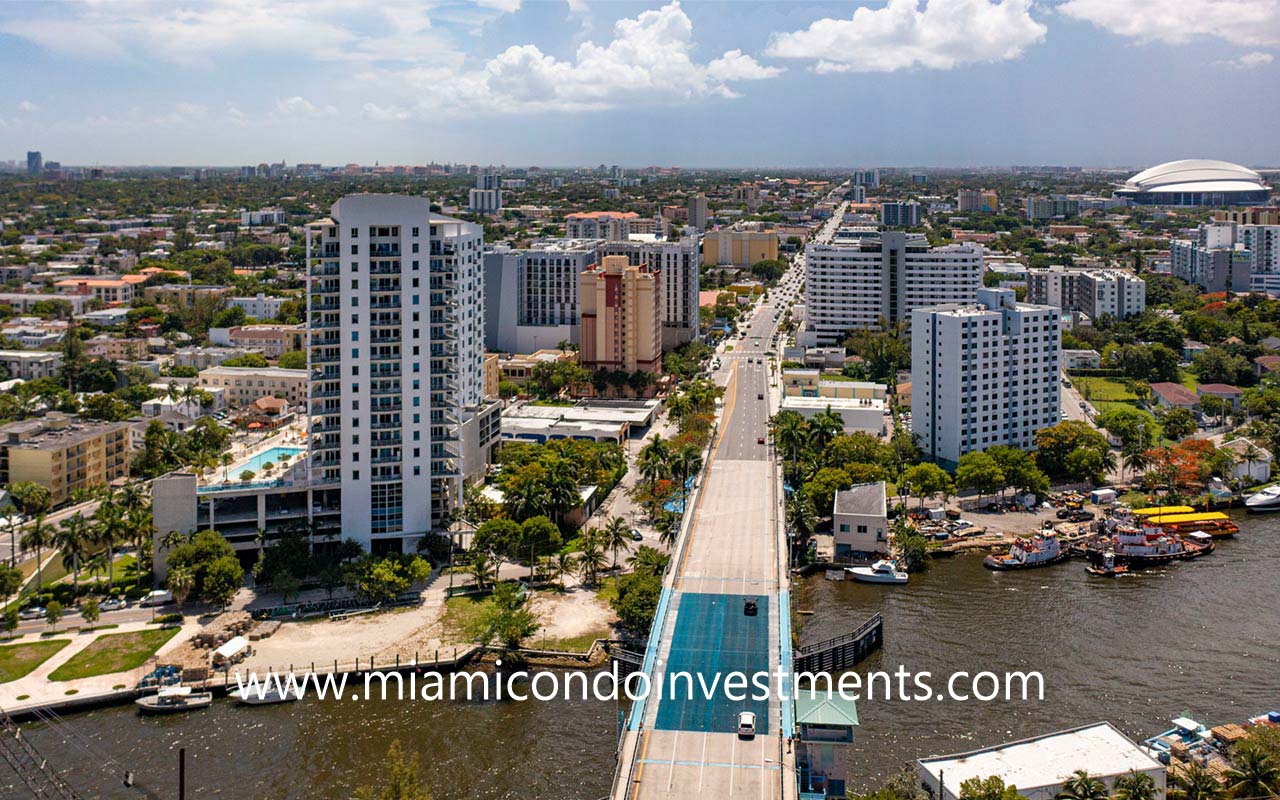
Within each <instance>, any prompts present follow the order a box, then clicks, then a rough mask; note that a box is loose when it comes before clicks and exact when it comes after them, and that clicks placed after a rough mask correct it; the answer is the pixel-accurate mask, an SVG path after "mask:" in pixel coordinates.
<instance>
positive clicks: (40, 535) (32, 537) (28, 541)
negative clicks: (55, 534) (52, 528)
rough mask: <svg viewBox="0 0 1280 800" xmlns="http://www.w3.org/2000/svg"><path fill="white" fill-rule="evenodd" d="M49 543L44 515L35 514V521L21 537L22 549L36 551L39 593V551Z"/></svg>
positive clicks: (37, 587) (38, 588)
mask: <svg viewBox="0 0 1280 800" xmlns="http://www.w3.org/2000/svg"><path fill="white" fill-rule="evenodd" d="M50 542H51V537H50V536H49V529H48V528H46V527H45V526H44V513H43V512H41V513H39V514H36V516H35V519H34V520H32V522H31V527H30V528H28V529H27V532H26V533H25V534H23V536H22V548H23V549H24V550H30V549H34V550H35V551H36V592H39V591H40V578H41V574H40V567H41V564H40V560H41V551H42V550H44V548H46V547H48V546H49V544H50Z"/></svg>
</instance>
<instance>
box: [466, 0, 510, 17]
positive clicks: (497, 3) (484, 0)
mask: <svg viewBox="0 0 1280 800" xmlns="http://www.w3.org/2000/svg"><path fill="white" fill-rule="evenodd" d="M476 5H478V6H483V7H484V8H492V9H495V10H497V11H501V12H502V13H504V14H514V13H516V12H517V11H519V10H520V0H476Z"/></svg>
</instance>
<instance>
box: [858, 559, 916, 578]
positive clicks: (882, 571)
mask: <svg viewBox="0 0 1280 800" xmlns="http://www.w3.org/2000/svg"><path fill="white" fill-rule="evenodd" d="M845 571H846V572H848V573H849V574H850V575H852V576H853V579H854V580H855V581H861V582H862V583H897V584H902V583H906V582H907V580H908V575H907V573H905V572H903V571H902V570H900V569H898V568H897V566H896V565H895V564H894V563H893V562H892V561H887V560H884V559H881V560H880V561H877V562H876V563H874V564H872V565H871V566H869V567H845Z"/></svg>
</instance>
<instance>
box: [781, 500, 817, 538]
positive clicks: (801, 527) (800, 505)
mask: <svg viewBox="0 0 1280 800" xmlns="http://www.w3.org/2000/svg"><path fill="white" fill-rule="evenodd" d="M787 525H788V526H789V527H790V528H791V530H793V531H795V532H796V536H797V537H798V538H800V539H807V538H808V537H809V536H811V535H813V532H814V530H815V529H816V528H817V527H818V513H817V512H816V511H815V510H814V508H813V503H812V502H810V500H809V496H808V495H807V494H805V491H804V490H803V489H797V490H796V491H795V492H792V494H791V499H790V500H789V501H788V502H787Z"/></svg>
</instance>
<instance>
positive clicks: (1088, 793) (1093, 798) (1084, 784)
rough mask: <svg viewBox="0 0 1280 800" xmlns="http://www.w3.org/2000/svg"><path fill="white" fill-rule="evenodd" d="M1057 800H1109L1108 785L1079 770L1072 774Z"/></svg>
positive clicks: (1063, 785)
mask: <svg viewBox="0 0 1280 800" xmlns="http://www.w3.org/2000/svg"><path fill="white" fill-rule="evenodd" d="M1056 797H1057V800H1107V785H1106V784H1105V783H1103V782H1102V781H1101V780H1100V779H1098V778H1095V777H1093V776H1092V775H1090V774H1089V773H1088V772H1087V771H1085V770H1082V769H1078V770H1076V771H1075V772H1073V773H1072V774H1071V777H1070V778H1069V779H1068V780H1067V782H1066V783H1064V784H1062V791H1060V792H1058V794H1057V795H1056Z"/></svg>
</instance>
